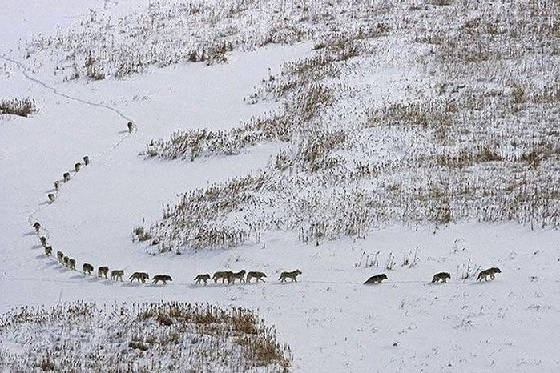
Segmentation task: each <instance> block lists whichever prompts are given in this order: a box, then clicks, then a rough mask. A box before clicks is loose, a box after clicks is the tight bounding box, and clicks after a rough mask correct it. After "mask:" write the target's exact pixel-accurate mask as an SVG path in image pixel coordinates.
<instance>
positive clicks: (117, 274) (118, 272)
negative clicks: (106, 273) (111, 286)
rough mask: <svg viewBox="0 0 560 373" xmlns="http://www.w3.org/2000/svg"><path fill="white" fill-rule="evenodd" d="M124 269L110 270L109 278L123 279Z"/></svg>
mask: <svg viewBox="0 0 560 373" xmlns="http://www.w3.org/2000/svg"><path fill="white" fill-rule="evenodd" d="M123 275H124V271H123V270H115V271H111V280H115V281H117V280H121V281H122V280H123V279H122V278H123Z"/></svg>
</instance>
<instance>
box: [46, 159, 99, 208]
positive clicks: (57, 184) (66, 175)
mask: <svg viewBox="0 0 560 373" xmlns="http://www.w3.org/2000/svg"><path fill="white" fill-rule="evenodd" d="M82 161H83V162H82ZM82 161H81V162H77V163H75V164H74V172H76V173H77V172H79V171H80V169H81V168H82V167H83V166H87V165H89V163H90V160H89V157H88V156H87V155H84V156H83V157H82ZM70 178H71V177H70V172H65V173H64V174H62V180H57V181H55V182H54V183H53V185H54V193H49V194H47V197H48V198H49V202H50V203H53V202H54V201H55V200H56V196H57V193H58V191H59V190H60V182H61V181H63V182H65V183H67V182H69V181H70Z"/></svg>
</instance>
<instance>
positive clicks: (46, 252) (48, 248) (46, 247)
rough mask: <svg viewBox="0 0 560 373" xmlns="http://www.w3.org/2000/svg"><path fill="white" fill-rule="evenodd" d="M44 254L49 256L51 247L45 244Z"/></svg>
mask: <svg viewBox="0 0 560 373" xmlns="http://www.w3.org/2000/svg"><path fill="white" fill-rule="evenodd" d="M45 255H46V256H51V255H52V247H50V246H45Z"/></svg>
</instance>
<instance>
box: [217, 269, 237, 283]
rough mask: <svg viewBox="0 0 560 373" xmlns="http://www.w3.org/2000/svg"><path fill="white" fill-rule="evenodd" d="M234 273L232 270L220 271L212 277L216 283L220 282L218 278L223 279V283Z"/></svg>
mask: <svg viewBox="0 0 560 373" xmlns="http://www.w3.org/2000/svg"><path fill="white" fill-rule="evenodd" d="M232 275H233V272H232V271H218V272H216V273H214V276H212V279H213V280H214V283H216V282H218V280H222V284H223V283H225V282H226V280H228V282H229V279H230V276H232Z"/></svg>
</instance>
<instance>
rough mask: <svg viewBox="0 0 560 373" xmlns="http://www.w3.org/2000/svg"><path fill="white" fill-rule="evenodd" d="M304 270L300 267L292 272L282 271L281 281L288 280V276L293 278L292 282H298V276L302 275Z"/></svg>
mask: <svg viewBox="0 0 560 373" xmlns="http://www.w3.org/2000/svg"><path fill="white" fill-rule="evenodd" d="M301 274H302V272H301V271H300V270H299V269H296V270H295V271H291V272H282V273H280V282H286V279H287V278H291V279H292V282H294V281H295V282H297V276H299V275H301Z"/></svg>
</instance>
